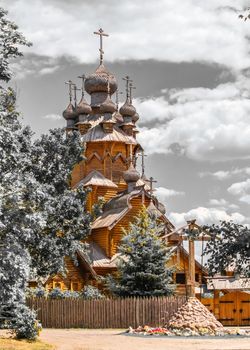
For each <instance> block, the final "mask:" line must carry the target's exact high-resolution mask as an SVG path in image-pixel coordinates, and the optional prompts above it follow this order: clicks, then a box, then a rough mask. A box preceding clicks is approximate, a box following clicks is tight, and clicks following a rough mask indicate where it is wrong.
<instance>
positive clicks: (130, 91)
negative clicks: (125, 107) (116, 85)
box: [129, 83, 136, 103]
mask: <svg viewBox="0 0 250 350" xmlns="http://www.w3.org/2000/svg"><path fill="white" fill-rule="evenodd" d="M135 89H136V87H135V86H133V83H129V97H130V103H132V90H135Z"/></svg>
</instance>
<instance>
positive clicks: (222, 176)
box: [199, 167, 250, 181]
mask: <svg viewBox="0 0 250 350" xmlns="http://www.w3.org/2000/svg"><path fill="white" fill-rule="evenodd" d="M199 175H200V177H205V176H211V177H214V178H215V179H217V180H220V181H223V180H228V179H230V178H232V177H236V176H244V175H250V168H249V167H245V168H234V169H230V170H218V171H216V172H202V173H200V174H199Z"/></svg>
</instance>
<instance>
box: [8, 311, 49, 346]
mask: <svg viewBox="0 0 250 350" xmlns="http://www.w3.org/2000/svg"><path fill="white" fill-rule="evenodd" d="M15 312H16V315H15V320H14V322H12V332H14V334H15V336H16V338H17V339H30V340H35V339H36V337H37V335H39V333H40V332H41V330H42V325H41V324H40V323H39V322H38V321H37V320H36V313H35V312H34V311H32V310H30V309H29V308H28V307H27V306H26V305H22V304H21V305H20V306H19V307H18V308H16V310H15Z"/></svg>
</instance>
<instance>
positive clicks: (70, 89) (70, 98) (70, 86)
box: [65, 80, 74, 103]
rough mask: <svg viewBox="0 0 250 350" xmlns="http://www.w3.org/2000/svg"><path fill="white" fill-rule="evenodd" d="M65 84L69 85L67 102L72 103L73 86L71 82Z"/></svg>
mask: <svg viewBox="0 0 250 350" xmlns="http://www.w3.org/2000/svg"><path fill="white" fill-rule="evenodd" d="M65 84H67V85H69V102H70V103H71V102H72V86H73V85H74V83H73V81H72V80H69V81H65Z"/></svg>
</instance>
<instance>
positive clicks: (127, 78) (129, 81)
mask: <svg viewBox="0 0 250 350" xmlns="http://www.w3.org/2000/svg"><path fill="white" fill-rule="evenodd" d="M122 79H123V80H125V81H126V95H127V100H128V99H129V83H132V82H133V80H131V79H130V77H129V76H128V75H126V77H125V78H122Z"/></svg>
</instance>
